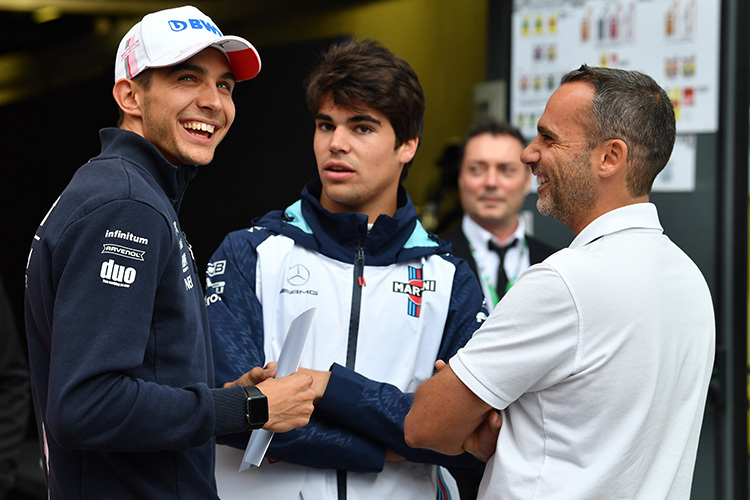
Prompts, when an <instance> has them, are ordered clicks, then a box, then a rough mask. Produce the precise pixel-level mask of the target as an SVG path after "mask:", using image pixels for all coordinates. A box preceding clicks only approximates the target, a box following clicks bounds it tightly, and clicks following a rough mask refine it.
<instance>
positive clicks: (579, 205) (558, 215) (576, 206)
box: [536, 152, 596, 229]
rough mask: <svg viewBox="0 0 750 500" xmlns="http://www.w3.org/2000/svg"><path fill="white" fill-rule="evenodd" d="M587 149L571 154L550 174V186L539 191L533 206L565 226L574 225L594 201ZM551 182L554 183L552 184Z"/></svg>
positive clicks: (592, 178) (594, 191) (593, 187)
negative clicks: (564, 162)
mask: <svg viewBox="0 0 750 500" xmlns="http://www.w3.org/2000/svg"><path fill="white" fill-rule="evenodd" d="M590 162H591V160H590V156H589V154H588V152H584V153H582V154H580V155H579V156H577V157H575V158H574V159H573V160H571V161H570V163H568V164H567V165H565V166H564V167H562V168H560V169H558V170H557V175H555V177H554V178H552V177H550V186H549V187H548V188H547V190H546V191H547V192H546V193H545V194H544V195H540V196H539V199H538V200H537V203H536V207H537V210H539V213H540V214H542V215H549V216H550V217H553V218H555V219H556V220H558V221H559V222H560V223H562V224H564V225H565V226H567V227H568V228H571V229H572V228H574V227H576V226H577V223H578V221H580V220H582V219H583V218H584V217H586V215H587V214H588V213H589V212H590V209H591V208H592V207H593V206H594V204H595V202H596V185H595V182H594V175H593V173H592V172H591V168H590V167H591V163H590ZM553 182H554V184H553Z"/></svg>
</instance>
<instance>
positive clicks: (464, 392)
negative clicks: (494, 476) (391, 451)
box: [404, 361, 502, 461]
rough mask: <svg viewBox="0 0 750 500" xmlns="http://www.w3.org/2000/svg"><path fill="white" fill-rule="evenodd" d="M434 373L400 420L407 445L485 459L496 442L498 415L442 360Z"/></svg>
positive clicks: (422, 386) (418, 390)
mask: <svg viewBox="0 0 750 500" xmlns="http://www.w3.org/2000/svg"><path fill="white" fill-rule="evenodd" d="M435 366H436V368H437V369H438V373H437V374H435V375H434V376H433V377H431V378H430V379H428V380H426V381H425V382H424V383H422V384H421V385H420V386H419V387H418V388H417V392H416V394H415V395H414V404H413V405H412V408H411V410H410V411H409V413H408V414H407V415H406V420H405V421H404V436H405V438H406V443H407V444H408V445H409V446H413V447H416V448H427V449H430V450H435V451H439V452H441V453H445V454H449V455H457V454H459V453H463V452H464V451H468V452H469V453H471V454H472V455H474V456H475V457H477V458H478V459H480V460H483V461H487V460H488V459H489V457H490V456H492V454H493V453H495V447H496V444H497V435H498V432H499V431H500V426H501V425H502V417H501V416H500V414H499V413H498V412H497V411H495V410H494V409H493V408H492V407H490V405H488V404H487V403H485V402H484V401H482V400H481V399H480V398H479V397H478V396H477V395H476V394H474V393H473V392H472V391H471V390H469V388H468V387H466V385H464V383H463V382H461V380H460V379H459V378H458V377H457V376H456V374H455V373H454V372H453V370H451V368H450V366H448V365H446V364H445V363H444V362H443V361H437V362H436V363H435Z"/></svg>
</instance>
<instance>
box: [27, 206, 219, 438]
mask: <svg viewBox="0 0 750 500" xmlns="http://www.w3.org/2000/svg"><path fill="white" fill-rule="evenodd" d="M111 229H118V230H121V231H122V232H123V233H132V234H134V235H138V236H140V237H142V238H143V239H144V241H147V244H145V245H143V246H142V251H143V253H142V254H139V255H140V256H139V257H136V258H123V257H122V256H119V255H117V252H115V254H113V253H108V252H105V251H103V243H104V236H105V232H106V231H107V230H111ZM176 237H177V236H176V231H175V230H174V229H173V227H172V221H168V220H167V219H166V218H164V217H163V216H162V215H161V214H159V213H158V211H156V210H155V209H154V208H152V207H150V206H148V205H146V204H143V203H139V202H133V201H129V200H125V201H114V202H110V203H107V204H105V205H103V206H102V207H99V208H97V209H95V210H93V211H92V212H90V213H88V214H86V215H85V216H84V217H82V218H81V219H79V220H78V221H76V222H74V223H73V224H71V225H70V226H69V227H68V228H66V229H65V231H64V233H63V235H62V237H61V238H60V240H59V242H58V244H57V245H56V246H55V248H48V249H45V248H37V249H36V250H35V251H39V252H41V253H40V254H39V255H37V256H34V258H46V257H43V256H44V255H47V254H48V253H49V254H50V256H49V258H50V259H51V269H52V277H51V279H52V280H53V282H54V283H55V286H56V290H55V299H54V312H53V317H52V318H53V319H52V324H51V325H52V332H51V338H50V339H49V340H48V342H49V346H48V347H46V348H48V349H49V350H50V358H49V363H50V368H49V386H48V387H49V389H48V393H47V394H40V397H41V398H44V400H45V401H46V402H47V405H46V408H45V413H44V415H43V418H44V423H45V425H46V427H47V430H48V431H49V432H51V433H52V435H53V436H54V437H55V439H56V440H57V442H58V443H59V444H60V445H61V446H63V447H66V448H77V449H93V450H101V449H118V450H120V451H156V450H183V449H188V448H192V447H195V446H200V445H203V444H205V443H207V442H208V441H209V440H210V438H211V437H212V435H213V432H214V425H215V422H214V420H215V405H214V397H213V394H212V391H211V389H210V388H209V387H208V386H207V385H206V384H205V381H203V380H185V376H184V374H180V373H177V372H176V371H171V372H169V371H164V372H163V373H161V372H158V370H157V368H161V367H163V365H156V364H154V363H153V362H154V360H153V359H149V358H150V356H151V355H152V354H151V355H149V353H153V352H154V345H153V342H155V340H154V339H155V336H156V335H155V332H153V331H152V328H153V326H152V325H153V323H152V321H153V319H154V317H155V315H164V314H166V313H167V311H166V310H165V309H157V308H156V307H155V304H157V301H158V300H160V299H159V298H158V297H160V294H161V293H164V292H165V291H164V290H162V287H164V286H166V285H164V284H162V282H161V280H162V276H163V273H165V272H166V271H165V270H166V269H171V268H172V266H176V268H177V269H178V271H177V272H180V271H179V269H180V263H179V257H176V256H175V253H174V251H173V249H174V245H176V241H175V238H176ZM130 246H133V248H135V244H131V245H130ZM104 248H105V250H106V246H105V247H104ZM139 248H141V247H139ZM102 254H104V255H102ZM115 266H118V267H117V268H115ZM191 298H194V299H198V301H197V302H196V304H197V306H200V304H201V303H200V300H201V298H202V297H201V295H200V294H199V293H198V294H197V295H195V297H191ZM162 305H164V304H162ZM166 309H168V307H166ZM194 312H195V322H197V321H199V317H200V315H201V314H202V311H201V310H200V309H199V307H196V311H194ZM198 342H203V340H198ZM197 349H199V347H198V348H197ZM196 352H198V351H196ZM157 376H158V378H157ZM164 380H167V381H166V382H165V381H164ZM186 415H190V418H185V417H186Z"/></svg>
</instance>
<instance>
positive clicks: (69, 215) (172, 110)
mask: <svg viewBox="0 0 750 500" xmlns="http://www.w3.org/2000/svg"><path fill="white" fill-rule="evenodd" d="M259 70H260V58H259V56H258V54H257V52H256V50H255V48H254V47H253V46H252V45H251V44H250V43H249V42H248V41H246V40H244V39H242V38H239V37H235V36H224V35H223V34H222V33H221V31H220V30H219V29H218V28H217V27H216V25H215V24H214V23H213V21H212V20H211V19H210V18H209V17H207V16H206V15H205V14H203V13H202V12H200V11H199V10H198V9H196V8H195V7H190V6H186V7H180V8H176V9H169V10H164V11H160V12H156V13H153V14H149V15H147V16H145V17H144V18H143V20H142V21H141V22H139V23H138V24H136V25H135V26H134V27H133V28H132V29H131V30H130V31H129V32H128V33H127V34H126V35H125V37H124V38H123V40H122V42H121V43H120V46H119V49H118V51H117V58H116V60H115V85H114V89H113V95H114V99H115V101H116V102H117V104H118V106H119V108H120V112H121V117H120V122H119V128H106V129H103V130H102V131H101V132H100V136H101V142H102V152H101V154H100V155H99V156H97V157H95V158H93V159H91V160H90V161H89V162H88V163H86V165H84V166H83V167H81V168H80V169H79V170H78V171H77V172H76V174H75V176H74V177H73V179H72V180H71V182H70V184H69V185H68V186H67V188H66V189H65V190H64V191H63V193H62V194H61V195H60V197H59V198H58V199H57V201H56V202H55V203H54V205H53V206H52V208H51V209H50V211H49V213H48V214H47V216H46V217H45V218H44V220H43V221H42V223H41V225H40V226H39V229H38V230H37V233H36V235H35V237H34V240H33V242H32V247H31V251H30V254H29V258H28V261H27V270H26V331H27V336H28V343H29V355H30V367H31V373H32V383H33V391H32V392H33V398H34V406H35V412H36V419H37V424H38V430H39V436H40V444H41V447H42V451H43V465H44V469H45V475H46V480H47V488H48V493H49V498H51V499H58V498H64V499H73V498H118V499H122V498H158V499H160V500H161V499H168V498H181V499H201V500H203V499H207V498H218V497H217V494H216V488H215V481H214V436H217V435H221V434H224V433H236V432H246V431H250V430H251V429H257V428H261V427H263V428H265V429H268V430H271V431H276V432H280V431H287V430H290V429H293V428H296V427H299V426H302V425H305V424H306V423H307V422H308V420H309V417H310V414H311V413H312V409H313V405H312V401H313V398H314V396H315V391H314V390H313V389H312V388H311V383H312V378H311V377H310V376H309V375H306V374H301V373H295V374H293V375H291V376H289V377H284V378H279V379H268V380H265V381H263V382H260V380H259V377H255V376H254V374H256V373H257V372H258V371H260V369H258V370H256V371H255V372H249V373H247V374H245V376H243V378H242V379H241V380H240V381H239V383H233V384H228V385H231V387H226V388H215V387H214V386H215V383H214V367H213V363H212V352H211V342H210V338H209V333H208V331H209V330H208V322H207V315H206V311H205V302H204V298H203V292H202V289H201V287H200V284H199V281H198V279H199V278H198V274H197V272H196V266H195V263H194V261H193V258H192V255H191V252H190V247H189V245H188V242H187V241H186V239H185V235H184V233H183V232H182V231H181V229H180V223H179V220H178V217H177V212H178V210H179V207H180V203H181V201H182V196H183V193H184V191H185V188H186V187H187V183H188V181H189V180H190V179H191V178H193V176H194V175H195V174H196V172H197V166H198V165H205V164H207V163H209V162H210V161H211V160H212V159H213V155H214V151H215V149H216V147H217V146H218V144H219V143H220V142H221V140H222V139H223V138H224V136H225V135H226V133H227V131H228V130H229V127H230V126H231V124H232V121H233V120H234V114H235V109H234V104H233V102H232V90H233V88H234V86H235V84H236V82H238V81H242V80H247V79H250V78H253V77H254V76H256V75H257V74H258V72H259ZM253 381H255V382H259V383H258V384H257V387H256V386H254V385H251V382H253ZM245 385H247V386H245ZM238 466H239V464H238Z"/></svg>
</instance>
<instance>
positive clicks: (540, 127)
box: [536, 125, 557, 138]
mask: <svg viewBox="0 0 750 500" xmlns="http://www.w3.org/2000/svg"><path fill="white" fill-rule="evenodd" d="M536 130H537V132H539V133H540V134H544V135H548V136H550V137H553V138H554V137H557V134H555V133H554V132H552V131H551V130H550V129H548V128H547V127H545V126H543V125H537V126H536Z"/></svg>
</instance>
